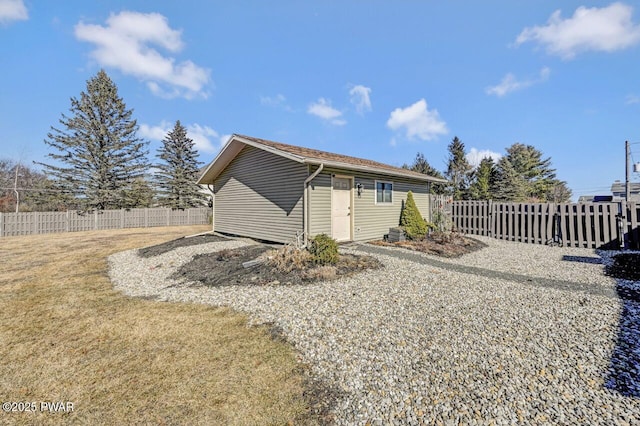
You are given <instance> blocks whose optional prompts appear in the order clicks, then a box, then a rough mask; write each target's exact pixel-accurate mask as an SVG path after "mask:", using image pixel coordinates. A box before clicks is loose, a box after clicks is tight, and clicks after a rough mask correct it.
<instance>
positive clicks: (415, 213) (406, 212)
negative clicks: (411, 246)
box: [400, 191, 427, 240]
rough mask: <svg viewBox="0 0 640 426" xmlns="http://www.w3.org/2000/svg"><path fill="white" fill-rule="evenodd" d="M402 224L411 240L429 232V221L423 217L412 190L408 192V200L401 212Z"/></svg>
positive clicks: (420, 237)
mask: <svg viewBox="0 0 640 426" xmlns="http://www.w3.org/2000/svg"><path fill="white" fill-rule="evenodd" d="M400 226H402V227H403V228H404V233H405V235H406V236H407V238H409V239H410V240H419V239H422V238H424V237H425V235H426V234H427V222H426V221H425V220H424V219H423V218H422V215H421V214H420V210H418V206H416V202H415V200H414V199H413V192H411V191H409V192H407V201H406V202H405V203H404V209H402V213H401V214H400Z"/></svg>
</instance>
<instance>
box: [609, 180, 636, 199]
mask: <svg viewBox="0 0 640 426" xmlns="http://www.w3.org/2000/svg"><path fill="white" fill-rule="evenodd" d="M630 187H631V188H629V189H630V192H631V193H632V194H640V183H638V182H631V183H630ZM626 191H627V190H626V187H625V183H624V182H614V183H613V185H611V193H612V194H614V195H619V194H622V195H623V196H624V194H625V193H626Z"/></svg>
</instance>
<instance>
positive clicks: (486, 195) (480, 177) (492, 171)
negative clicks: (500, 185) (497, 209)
mask: <svg viewBox="0 0 640 426" xmlns="http://www.w3.org/2000/svg"><path fill="white" fill-rule="evenodd" d="M495 180H496V168H495V165H494V164H493V159H492V158H491V157H485V158H483V159H482V161H480V164H479V165H478V168H477V169H476V170H475V171H474V172H473V175H472V182H471V185H470V186H469V195H470V196H471V199H473V200H490V199H491V198H492V193H491V189H492V187H493V186H494V185H495Z"/></svg>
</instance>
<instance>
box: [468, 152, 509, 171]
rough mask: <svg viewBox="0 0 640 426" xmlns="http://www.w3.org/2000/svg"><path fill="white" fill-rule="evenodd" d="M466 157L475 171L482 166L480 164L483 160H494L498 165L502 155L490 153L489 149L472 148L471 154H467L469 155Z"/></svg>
mask: <svg viewBox="0 0 640 426" xmlns="http://www.w3.org/2000/svg"><path fill="white" fill-rule="evenodd" d="M465 157H466V159H467V161H468V162H469V164H471V166H473V168H474V169H475V168H476V167H478V166H479V165H480V162H481V161H482V159H483V158H487V157H489V158H493V162H494V163H497V162H498V160H499V159H500V157H502V154H499V153H497V152H493V151H490V150H488V149H482V150H478V149H476V148H471V149H470V150H469V152H467V155H465Z"/></svg>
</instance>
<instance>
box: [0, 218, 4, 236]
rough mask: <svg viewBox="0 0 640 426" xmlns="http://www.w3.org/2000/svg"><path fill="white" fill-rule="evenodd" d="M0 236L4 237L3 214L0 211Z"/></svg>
mask: <svg viewBox="0 0 640 426" xmlns="http://www.w3.org/2000/svg"><path fill="white" fill-rule="evenodd" d="M0 237H4V214H3V213H0Z"/></svg>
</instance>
